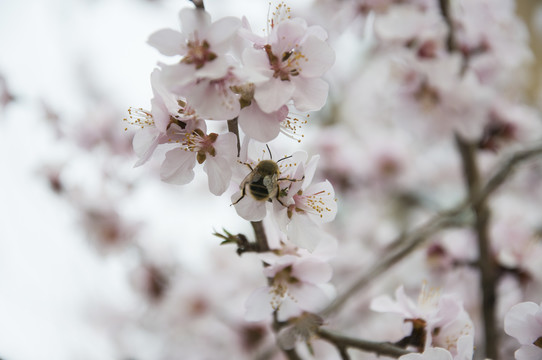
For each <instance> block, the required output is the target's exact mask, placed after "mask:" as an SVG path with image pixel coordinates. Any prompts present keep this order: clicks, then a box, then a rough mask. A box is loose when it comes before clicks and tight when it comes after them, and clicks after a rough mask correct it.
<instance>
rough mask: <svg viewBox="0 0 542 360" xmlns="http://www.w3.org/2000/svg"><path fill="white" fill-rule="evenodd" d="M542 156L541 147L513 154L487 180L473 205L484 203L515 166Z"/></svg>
mask: <svg viewBox="0 0 542 360" xmlns="http://www.w3.org/2000/svg"><path fill="white" fill-rule="evenodd" d="M541 154H542V145H540V144H539V145H537V146H534V147H531V148H530V149H526V150H521V151H517V152H515V153H513V154H512V155H511V156H509V157H508V159H506V160H505V161H504V162H503V163H502V164H501V166H500V167H499V168H498V170H497V171H496V172H495V174H494V175H493V176H492V177H491V178H490V179H489V181H488V182H487V183H486V185H485V186H484V187H483V188H482V189H481V190H480V192H479V193H478V194H477V196H476V198H475V199H474V200H473V204H477V203H484V202H486V201H487V199H488V197H489V196H490V195H491V194H492V193H493V192H494V191H495V190H497V189H498V188H499V187H500V186H501V185H502V184H503V183H504V182H505V180H506V179H507V178H508V177H509V176H510V175H511V174H512V173H513V172H514V170H515V168H516V167H517V165H519V164H521V163H522V162H524V161H527V160H529V159H531V158H534V157H536V156H537V155H541Z"/></svg>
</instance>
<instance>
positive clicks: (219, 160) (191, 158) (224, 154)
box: [160, 129, 237, 195]
mask: <svg viewBox="0 0 542 360" xmlns="http://www.w3.org/2000/svg"><path fill="white" fill-rule="evenodd" d="M178 142H179V145H180V146H179V147H176V148H175V149H173V150H170V151H168V152H167V153H166V159H165V160H164V162H163V163H162V168H161V170H160V174H161V177H162V180H164V181H167V182H170V183H174V184H179V185H184V184H188V183H189V182H190V181H192V179H193V178H194V170H193V169H194V167H195V165H196V161H197V162H198V163H199V164H203V163H204V162H205V165H204V166H203V170H204V171H205V172H206V173H207V176H208V178H209V190H210V191H211V192H212V193H213V194H215V195H221V194H222V193H224V191H226V189H227V188H228V186H229V184H230V179H231V176H232V167H233V166H234V164H235V159H236V155H237V139H236V137H235V135H234V134H232V133H226V134H220V135H219V134H217V133H210V134H205V132H204V131H202V130H201V129H196V130H194V131H193V132H191V133H185V134H184V137H183V138H182V139H181V140H178Z"/></svg>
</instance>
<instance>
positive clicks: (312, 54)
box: [300, 36, 335, 78]
mask: <svg viewBox="0 0 542 360" xmlns="http://www.w3.org/2000/svg"><path fill="white" fill-rule="evenodd" d="M302 53H303V55H304V56H305V61H301V71H300V74H301V76H303V77H309V78H311V77H318V76H322V75H323V74H324V73H325V72H326V71H328V70H329V69H330V68H331V66H332V65H333V63H335V52H334V51H333V49H332V48H331V46H329V44H328V43H327V42H325V41H322V40H320V39H318V38H317V37H315V36H309V37H308V38H307V39H306V40H305V42H304V43H303V49H302Z"/></svg>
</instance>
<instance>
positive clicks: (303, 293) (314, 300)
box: [288, 282, 331, 313]
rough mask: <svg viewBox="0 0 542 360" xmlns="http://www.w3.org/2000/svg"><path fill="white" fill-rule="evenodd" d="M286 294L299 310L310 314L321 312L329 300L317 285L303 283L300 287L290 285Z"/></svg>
mask: <svg viewBox="0 0 542 360" xmlns="http://www.w3.org/2000/svg"><path fill="white" fill-rule="evenodd" d="M288 293H289V294H290V295H291V297H292V299H293V300H294V301H295V302H296V303H297V305H298V306H299V307H300V308H302V309H303V310H306V311H308V312H312V313H317V312H319V311H321V310H322V309H323V308H324V307H326V306H327V305H328V304H329V302H330V300H331V299H330V298H329V296H328V295H327V294H326V293H325V292H324V291H323V290H322V289H321V288H320V287H318V286H317V285H313V284H308V283H303V282H302V283H301V284H300V285H290V286H289V287H288Z"/></svg>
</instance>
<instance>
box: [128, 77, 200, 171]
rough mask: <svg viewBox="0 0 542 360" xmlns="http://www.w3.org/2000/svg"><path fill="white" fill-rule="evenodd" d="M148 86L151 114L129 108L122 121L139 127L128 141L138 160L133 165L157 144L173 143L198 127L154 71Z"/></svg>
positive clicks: (146, 111)
mask: <svg viewBox="0 0 542 360" xmlns="http://www.w3.org/2000/svg"><path fill="white" fill-rule="evenodd" d="M151 86H152V91H153V95H154V97H153V98H152V99H151V106H152V108H151V111H148V110H144V109H141V108H139V109H135V108H130V109H129V110H128V113H129V116H128V118H126V119H125V120H126V121H128V122H130V123H132V124H134V125H136V126H138V127H140V129H139V131H137V132H136V134H135V135H134V138H133V142H132V144H133V147H134V151H135V153H136V154H137V155H138V157H139V160H138V161H137V163H136V164H135V166H140V165H143V164H144V163H145V162H147V161H148V160H149V158H150V157H151V156H152V154H153V153H154V150H156V147H157V146H158V145H159V144H164V143H166V142H170V141H173V140H177V139H178V138H179V136H182V135H181V134H184V133H185V132H191V131H192V130H193V129H194V128H195V126H198V125H201V122H200V121H197V119H198V117H197V115H196V114H195V113H194V111H193V110H192V109H191V107H189V106H188V105H187V104H186V102H184V101H182V100H181V99H180V98H178V97H176V96H175V95H173V94H172V93H170V92H168V91H167V90H166V89H165V88H164V86H163V84H162V82H161V78H160V71H159V70H158V69H155V70H154V71H153V72H152V73H151ZM187 125H188V126H187Z"/></svg>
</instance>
